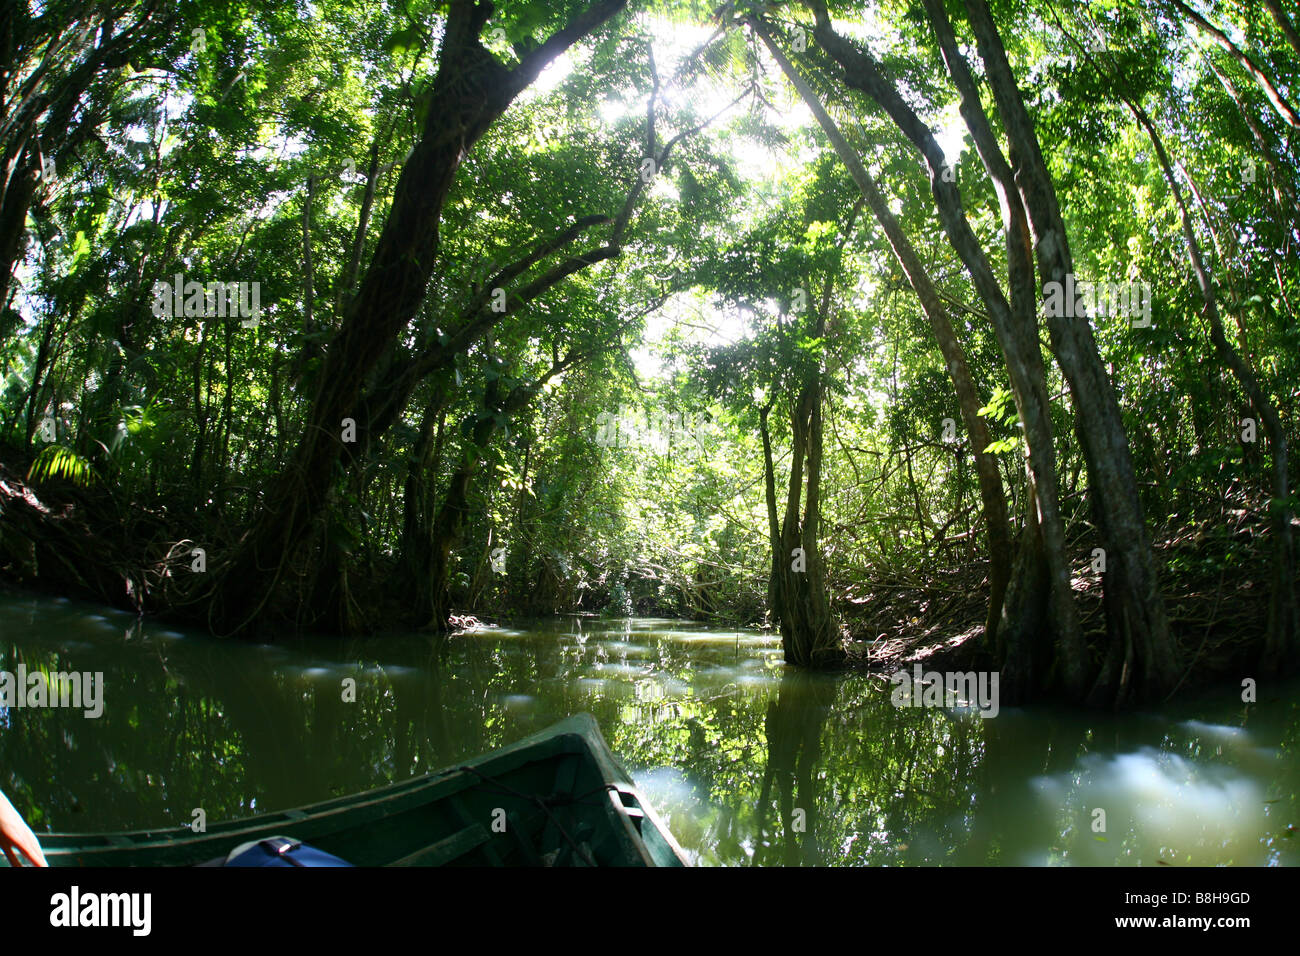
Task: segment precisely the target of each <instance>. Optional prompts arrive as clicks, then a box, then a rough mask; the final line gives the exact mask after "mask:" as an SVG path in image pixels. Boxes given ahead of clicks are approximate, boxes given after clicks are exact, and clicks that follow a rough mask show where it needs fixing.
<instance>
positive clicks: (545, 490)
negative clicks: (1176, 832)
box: [0, 0, 1300, 706]
mask: <svg viewBox="0 0 1300 956" xmlns="http://www.w3.org/2000/svg"><path fill="white" fill-rule="evenodd" d="M1298 27H1300V17H1297V16H1296V15H1295V11H1294V10H1291V11H1288V10H1287V9H1285V7H1284V5H1283V4H1281V3H1280V2H1277V0H1187V2H1183V0H1099V2H1079V3H1070V2H1053V0H883V2H874V3H864V2H852V0H788V2H772V3H759V2H753V0H735V2H731V3H727V4H722V5H719V4H715V3H712V2H709V3H705V2H699V0H510V2H502V3H499V4H493V3H490V2H488V0H477V2H475V0H446V2H434V0H396V2H387V0H319V2H305V0H284V2H280V0H266V2H251V0H212V2H206V0H180V2H175V0H171V2H162V0H134V2H129V0H45V2H38V0H27V2H20V3H17V4H9V5H7V6H6V7H5V10H4V13H3V14H0V45H2V46H3V50H4V55H3V57H2V58H0V60H2V62H0V70H2V72H0V104H2V105H0V152H2V153H3V167H2V168H3V180H0V288H2V289H3V295H2V296H0V306H3V312H2V313H0V463H2V464H0V569H3V571H4V573H5V574H6V575H7V576H8V577H10V578H14V579H22V580H29V581H37V582H44V583H46V584H48V585H51V586H54V587H57V588H60V589H72V590H77V591H80V592H88V593H90V594H93V595H95V596H97V597H99V598H101V599H104V600H108V601H112V602H115V603H118V604H122V605H124V606H128V607H132V608H136V609H139V610H141V611H144V612H148V613H156V614H161V615H167V616H171V617H173V618H177V619H181V620H187V621H190V622H193V623H196V624H201V625H202V626H203V627H206V628H208V629H210V630H211V631H212V632H213V633H215V634H218V635H221V636H236V635H238V636H258V637H261V638H267V637H274V636H275V635H277V634H281V633H289V632H294V631H300V630H301V631H343V632H367V633H369V632H377V631H385V630H392V629H395V628H399V627H430V628H433V629H435V630H438V631H446V630H454V629H455V628H457V627H459V626H461V625H462V624H463V623H464V621H465V617H466V615H470V614H473V615H477V616H479V617H500V616H506V615H509V616H527V615H543V614H551V613H555V612H574V611H577V612H605V613H617V614H626V613H651V612H654V613H662V614H672V615H680V616H688V617H700V618H716V619H725V620H734V621H738V622H744V623H765V624H768V625H770V626H772V627H773V628H776V629H779V631H780V633H781V635H782V639H783V643H784V651H785V659H786V661H787V663H790V664H796V665H801V666H816V667H822V666H839V665H841V664H843V663H845V662H846V661H851V662H861V661H864V660H865V661H868V662H870V661H882V660H894V659H897V658H899V657H900V656H902V655H903V654H905V653H908V652H909V651H910V650H912V649H914V648H915V646H917V645H918V644H924V643H927V642H933V643H939V644H942V645H944V646H945V648H946V651H945V652H952V653H958V652H960V653H962V654H972V655H977V656H979V657H980V658H981V659H984V660H988V661H992V662H994V663H995V664H996V666H997V667H998V668H999V669H1000V670H1001V673H1002V679H1003V685H1002V686H1003V693H1004V695H1007V696H1008V698H1009V699H1012V700H1027V699H1034V698H1043V697H1048V696H1051V697H1055V698H1058V699H1061V700H1066V701H1071V702H1078V703H1088V704H1092V705H1101V706H1122V705H1130V704H1136V703H1139V702H1144V701H1153V700H1154V701H1159V700H1162V699H1165V698H1166V697H1167V696H1169V695H1171V694H1172V693H1174V692H1176V691H1178V690H1179V689H1180V688H1181V687H1187V686H1192V685H1194V684H1195V683H1197V682H1198V681H1199V680H1202V679H1208V678H1209V677H1211V676H1215V675H1223V674H1231V675H1234V677H1235V676H1237V675H1241V674H1242V673H1248V674H1256V673H1262V672H1275V671H1282V670H1285V669H1289V668H1293V667H1295V666H1296V665H1297V663H1300V632H1298V631H1300V629H1298V627H1297V610H1296V601H1295V576H1296V572H1295V559H1294V541H1293V538H1294V532H1293V528H1294V514H1295V509H1296V498H1295V494H1294V490H1293V488H1292V485H1291V483H1290V480H1289V471H1288V459H1287V451H1288V440H1289V436H1290V435H1292V434H1293V429H1294V422H1295V415H1296V412H1297V401H1300V390H1298V389H1300V386H1298V385H1297V383H1300V327H1298V326H1297V321H1296V319H1297V316H1296V305H1297V303H1300V255H1298V254H1297V249H1298V245H1297V244H1298V243H1300V200H1298V199H1297V194H1298V192H1300V153H1298V152H1297V144H1298V143H1300V116H1298V115H1297V112H1296V110H1297V108H1300V35H1298V34H1297V28H1298ZM954 648H958V650H954ZM1243 669H1245V670H1244V671H1243ZM1261 669H1262V670H1261ZM1189 675H1190V676H1189Z"/></svg>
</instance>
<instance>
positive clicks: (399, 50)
mask: <svg viewBox="0 0 1300 956" xmlns="http://www.w3.org/2000/svg"><path fill="white" fill-rule="evenodd" d="M420 39H421V37H420V32H419V31H418V30H416V29H415V28H414V27H407V28H406V29H405V30H398V31H397V32H396V33H394V34H393V35H392V36H390V37H389V38H388V40H387V41H386V42H385V43H384V49H385V50H387V51H388V52H389V53H391V54H392V55H394V56H401V55H403V54H405V53H408V52H410V51H411V50H414V49H416V48H418V47H419V46H420Z"/></svg>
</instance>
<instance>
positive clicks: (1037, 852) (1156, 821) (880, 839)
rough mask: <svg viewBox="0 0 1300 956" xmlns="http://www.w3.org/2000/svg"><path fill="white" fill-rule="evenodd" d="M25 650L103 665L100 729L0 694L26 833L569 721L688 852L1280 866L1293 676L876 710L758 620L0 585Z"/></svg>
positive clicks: (286, 794) (922, 861)
mask: <svg viewBox="0 0 1300 956" xmlns="http://www.w3.org/2000/svg"><path fill="white" fill-rule="evenodd" d="M20 662H21V663H23V664H25V665H26V667H27V668H28V669H32V668H36V667H41V668H44V669H46V670H55V671H57V670H77V671H103V672H104V674H105V683H106V687H105V691H104V713H103V716H102V717H101V718H99V719H98V720H87V719H85V718H83V717H81V716H80V714H79V713H76V714H74V713H70V712H68V711H62V710H55V709H46V710H33V709H25V708H24V709H18V708H14V709H10V710H4V709H2V708H0V788H3V789H4V790H5V791H6V792H8V793H9V795H10V797H11V799H12V800H13V801H14V803H15V805H16V806H17V807H18V808H19V809H20V810H21V811H23V812H25V813H27V814H28V815H29V818H30V819H31V821H32V824H33V827H34V828H35V829H36V830H37V831H38V832H39V831H41V830H51V829H57V830H72V831H93V830H114V829H128V828H137V827H180V826H182V825H183V824H185V823H187V822H188V821H189V820H190V819H191V813H192V811H193V809H194V808H196V807H202V808H203V809H204V810H205V811H206V813H207V817H208V820H209V822H213V821H215V820H219V819H223V818H229V817H232V816H242V815H246V814H248V813H251V812H260V811H265V810H272V809H281V808H286V807H292V806H297V805H300V804H304V803H309V802H313V801H317V800H322V799H326V798H328V797H331V796H336V795H340V794H344V793H350V792H355V791H359V790H362V789H366V788H370V787H374V786H379V785H382V784H385V783H389V782H393V781H397V780H401V779H405V778H407V777H409V776H411V775H414V774H419V773H425V772H427V771H429V770H432V769H437V768H439V767H442V766H445V765H447V764H450V763H453V762H455V761H457V760H460V759H462V758H463V757H466V756H470V755H473V754H475V753H479V752H482V751H485V750H490V749H492V748H495V747H499V746H502V745H504V744H506V743H509V742H511V741H513V740H516V739H518V738H519V737H522V736H524V735H526V734H528V733H531V732H533V731H534V730H538V729H541V728H542V727H545V726H547V725H549V724H551V723H553V722H554V721H556V720H559V719H560V718H562V717H565V716H568V715H569V714H573V713H577V712H580V711H587V712H590V713H592V714H594V715H595V716H596V718H597V720H598V721H599V722H600V725H601V727H602V729H603V730H604V732H605V735H606V737H607V739H608V740H609V741H610V744H611V746H612V747H613V748H614V750H615V752H616V753H618V754H619V755H620V756H621V757H622V758H623V760H624V762H625V763H626V764H627V765H628V768H629V770H630V771H631V772H632V773H633V775H634V776H635V777H636V779H637V781H638V783H639V784H640V785H641V786H642V788H643V789H644V790H645V791H646V792H647V793H648V794H649V796H650V798H651V801H652V802H653V803H654V804H655V806H656V807H657V808H658V809H659V810H660V811H661V813H662V814H663V815H664V816H665V817H666V818H667V821H668V823H669V826H670V827H671V828H672V830H673V832H674V833H675V834H676V836H677V837H678V839H679V841H680V842H681V843H682V844H683V846H684V847H685V848H686V849H687V851H688V854H689V855H690V856H691V857H692V858H693V859H694V860H695V861H696V862H698V863H702V864H709V865H736V866H741V865H760V866H768V865H828V864H829V865H882V864H885V865H918V864H919V865H927V864H980V863H1004V864H1053V863H1064V864H1071V863H1079V864H1114V863H1120V864H1142V865H1154V864H1156V863H1157V861H1163V862H1165V863H1169V864H1172V865H1197V864H1216V863H1237V864H1259V863H1273V864H1276V863H1292V862H1295V859H1296V852H1295V845H1296V841H1295V840H1294V839H1293V838H1292V834H1293V833H1294V830H1295V825H1296V824H1297V823H1300V819H1297V814H1298V813H1300V807H1297V799H1296V794H1297V791H1298V789H1300V788H1298V787H1297V783H1298V782H1300V776H1298V774H1297V760H1296V743H1297V735H1298V734H1300V713H1297V705H1296V704H1294V703H1292V700H1293V699H1294V698H1295V696H1296V695H1295V694H1294V691H1295V690H1296V689H1297V688H1296V687H1295V686H1294V685H1293V686H1291V687H1289V688H1283V689H1281V690H1280V691H1279V692H1278V694H1277V695H1276V696H1274V697H1272V698H1270V699H1265V700H1262V701H1261V702H1260V703H1259V704H1258V705H1251V706H1250V707H1249V708H1245V707H1244V706H1243V705H1242V704H1241V703H1240V701H1239V700H1238V699H1237V698H1235V697H1234V696H1233V694H1232V693H1231V691H1230V690H1226V691H1225V696H1223V697H1222V698H1219V699H1217V700H1216V699H1210V700H1205V701H1201V702H1198V703H1195V704H1183V705H1181V706H1180V707H1179V709H1178V710H1177V711H1176V712H1174V711H1171V712H1170V714H1168V715H1164V716H1141V715H1138V716H1127V717H1123V718H1114V717H1099V716H1096V715H1086V716H1081V715H1077V714H1071V713H1061V712H1056V711H1052V710H1050V709H1036V710H1034V711H1025V710H1017V709H1012V708H1004V709H1003V710H1002V711H1001V713H1000V714H999V715H998V716H997V717H996V718H994V719H989V720H985V719H982V718H980V717H979V716H978V715H977V714H975V713H973V712H971V711H969V710H967V711H964V712H959V711H950V710H946V709H924V708H895V707H893V706H892V705H891V704H890V689H891V685H889V683H888V682H887V681H886V680H884V679H883V678H880V677H869V676H867V675H861V674H853V675H845V676H840V677H827V676H823V675H813V674H805V673H800V672H794V671H790V670H787V669H786V668H784V667H783V666H782V664H781V652H780V641H779V639H778V638H774V637H772V636H770V635H765V634H762V633H757V632H749V631H741V632H737V631H734V630H721V629H717V628H708V627H701V626H696V625H689V624H682V623H680V622H671V621H654V620H630V621H615V622H609V621H592V620H587V621H579V620H577V619H562V620H552V621H548V622H544V623H542V624H539V625H537V626H536V627H530V628H522V627H514V628H501V629H485V630H482V631H480V632H477V633H473V634H468V635H464V636H462V637H458V638H455V639H453V640H451V641H446V642H434V641H432V640H430V639H429V638H427V637H425V636H422V635H396V636H390V637H385V638H381V639H374V640H368V641H345V640H313V641H296V642H288V643H285V644H280V645H274V646H253V645H245V644H237V643H224V642H218V641H213V640H209V639H206V638H198V637H191V636H187V635H184V634H181V633H178V632H177V631H175V630H170V629H167V628H164V627H161V626H154V625H147V626H145V627H143V628H142V627H140V626H139V622H137V621H136V620H135V619H134V618H132V617H130V616H128V615H121V614H119V613H118V612H115V611H110V610H103V609H99V608H95V607H88V606H85V605H79V604H76V603H75V602H69V601H64V600H57V599H49V598H33V597H29V596H12V595H10V596H0V670H10V671H12V670H14V669H15V667H16V666H17V664H18V663H20ZM350 682H354V684H355V693H354V699H349V696H348V693H347V688H348V687H349V684H350ZM1097 810H1103V811H1104V814H1105V830H1104V831H1098V830H1095V829H1094V827H1095V826H1096V824H1097V819H1098V818H1097V816H1096V811H1097Z"/></svg>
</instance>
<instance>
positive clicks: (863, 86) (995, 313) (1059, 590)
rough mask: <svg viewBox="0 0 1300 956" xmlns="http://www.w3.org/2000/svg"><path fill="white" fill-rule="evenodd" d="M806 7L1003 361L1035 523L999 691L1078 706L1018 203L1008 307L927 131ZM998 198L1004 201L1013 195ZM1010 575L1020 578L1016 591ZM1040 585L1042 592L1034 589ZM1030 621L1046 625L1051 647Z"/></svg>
mask: <svg viewBox="0 0 1300 956" xmlns="http://www.w3.org/2000/svg"><path fill="white" fill-rule="evenodd" d="M809 6H811V7H812V9H813V12H814V14H815V15H816V18H817V27H816V37H817V41H818V44H819V45H820V46H821V48H822V49H824V50H825V51H826V52H827V53H828V54H829V55H830V56H831V57H832V58H833V59H834V60H835V61H836V62H837V63H839V65H840V66H841V68H842V69H843V79H844V82H845V83H846V84H847V85H848V86H850V87H852V88H854V89H857V90H860V91H861V92H863V93H866V94H867V95H868V96H869V97H871V98H872V99H873V100H874V101H875V102H876V103H877V104H879V105H880V107H881V108H882V109H884V110H885V112H886V113H887V114H888V115H889V116H890V118H891V119H892V120H893V121H894V123H895V125H897V126H898V128H899V129H900V130H901V131H902V132H903V134H904V135H905V136H906V137H907V138H908V140H909V141H910V142H911V143H912V144H913V146H914V147H915V148H916V149H917V151H918V152H920V153H921V155H922V156H923V158H924V160H925V162H926V166H927V169H928V172H929V176H930V188H931V192H932V194H933V195H934V200H935V207H936V209H937V210H938V213H939V218H940V221H941V223H942V224H943V227H944V232H945V233H946V235H947V236H948V239H949V242H950V243H951V244H952V246H953V249H954V250H955V251H956V252H957V255H958V257H959V258H960V259H961V260H962V263H963V265H965V267H966V270H967V272H968V273H969V274H970V276H971V280H972V282H973V284H974V287H975V291H976V293H977V294H978V295H979V296H980V299H981V301H982V302H983V304H984V307H985V311H986V312H987V313H988V315H989V317H990V320H991V322H992V324H993V330H994V333H995V335H996V336H997V339H998V343H999V345H1000V347H1001V349H1002V353H1003V355H1004V357H1005V358H1006V360H1007V371H1008V373H1009V375H1010V378H1011V389H1012V394H1013V395H1014V397H1015V401H1016V410H1017V412H1018V413H1019V415H1020V421H1021V423H1022V424H1023V425H1024V430H1025V436H1024V437H1025V449H1026V459H1027V463H1028V468H1029V470H1030V473H1031V480H1030V481H1029V489H1030V491H1031V495H1030V496H1029V497H1028V498H1027V499H1026V501H1025V507H1026V513H1027V514H1028V513H1029V512H1031V511H1032V512H1036V514H1035V515H1034V520H1032V521H1031V520H1028V519H1027V520H1026V523H1025V528H1026V533H1025V534H1022V536H1021V551H1020V553H1019V554H1018V555H1017V557H1016V564H1015V566H1014V567H1013V570H1012V580H1011V581H1010V583H1009V584H1008V589H1007V596H1006V599H1005V600H1004V608H1003V614H1002V619H1001V621H1000V622H999V627H998V634H999V637H998V656H999V659H1000V661H1001V663H1002V677H1001V681H1002V683H1001V687H1002V691H1003V693H1004V694H1005V695H1006V697H1007V699H1008V700H1009V701H1024V700H1027V699H1029V698H1031V697H1032V696H1034V695H1035V694H1038V693H1042V692H1043V691H1045V690H1047V689H1048V688H1049V686H1050V685H1051V684H1052V683H1053V682H1054V681H1059V682H1060V683H1061V684H1062V685H1063V686H1064V688H1065V692H1066V694H1067V695H1068V696H1069V697H1071V698H1073V699H1079V698H1081V697H1082V696H1083V694H1084V693H1086V689H1087V688H1086V684H1087V680H1088V669H1089V662H1088V657H1087V649H1086V646H1085V644H1084V640H1083V634H1082V630H1081V628H1080V625H1079V618H1078V612H1077V609H1076V608H1075V606H1074V602H1073V593H1072V591H1071V589H1070V571H1069V565H1068V562H1067V560H1066V556H1065V530H1064V521H1063V519H1062V516H1061V511H1060V505H1059V494H1058V490H1057V474H1056V457H1055V450H1054V447H1053V440H1052V427H1051V408H1050V401H1049V398H1048V394H1047V381H1046V371H1045V369H1044V367H1043V361H1042V354H1041V352H1040V350H1039V345H1038V336H1037V328H1036V322H1034V321H1033V318H1032V312H1033V310H1032V307H1031V303H1032V302H1033V301H1034V300H1033V298H1032V292H1031V290H1030V288H1029V287H1030V286H1031V284H1032V276H1030V277H1026V275H1025V270H1024V269H1023V267H1022V266H1018V265H1017V263H1018V262H1020V261H1021V259H1022V258H1023V253H1022V251H1021V247H1022V246H1023V245H1024V244H1025V242H1027V238H1026V239H1025V242H1021V243H1017V241H1016V240H1017V238H1018V236H1017V231H1018V230H1019V226H1018V225H1017V223H1018V222H1019V221H1020V219H1021V218H1022V217H1023V214H1022V213H1021V214H1019V215H1017V209H1018V206H1019V203H1018V201H1016V202H1010V201H1004V203H1003V206H1004V215H1005V216H1007V217H1008V221H1009V223H1010V227H1009V228H1008V237H1007V241H1008V253H1009V261H1010V263H1011V268H1012V271H1011V273H1010V275H1011V279H1012V298H1011V300H1010V301H1008V300H1007V297H1006V295H1005V294H1004V293H1003V291H1002V287H1001V286H1000V284H999V283H998V280H997V279H996V277H995V276H994V274H993V269H992V267H991V265H990V264H989V261H988V258H987V257H986V256H985V254H984V251H983V248H982V247H981V246H980V244H979V240H978V239H977V238H976V236H975V233H974V231H973V230H972V228H971V226H970V223H969V222H968V220H967V218H966V213H965V210H964V207H963V205H962V199H961V193H960V191H959V190H958V188H957V185H956V182H955V181H954V179H955V177H953V176H952V175H951V172H950V170H949V167H948V164H947V160H946V158H945V157H944V154H943V150H942V149H940V148H939V144H938V142H937V141H936V140H935V138H934V134H933V133H932V132H931V130H930V128H929V127H928V126H926V125H925V123H923V122H922V121H921V119H920V117H918V116H917V115H916V113H915V112H914V111H913V110H912V109H911V107H909V106H908V105H907V104H906V102H904V100H903V98H902V96H901V95H900V94H899V92H898V90H897V89H896V88H895V87H894V86H893V85H892V84H891V83H889V82H888V81H887V80H886V79H885V77H884V76H883V75H882V73H881V71H880V69H879V67H878V65H877V64H876V62H875V61H874V59H872V58H871V57H870V56H869V55H868V54H866V53H864V52H862V51H860V50H858V49H857V48H856V47H855V46H853V45H852V44H850V43H848V42H847V41H846V40H845V39H844V38H843V37H841V36H839V35H838V34H836V33H835V32H834V30H832V29H831V23H830V16H829V14H828V13H827V11H826V7H825V5H824V3H821V2H820V0H809ZM1008 199H1014V194H1011V196H1010V197H1008ZM1042 569H1045V570H1046V578H1045V579H1043V578H1040V577H1039V576H1038V575H1039V571H1040V570H1042ZM1017 574H1021V575H1022V576H1024V578H1025V579H1024V580H1022V581H1020V582H1018V583H1017V582H1016V581H1015V577H1016V575H1017ZM1044 581H1045V582H1046V585H1047V586H1042V584H1043V583H1044ZM1039 603H1045V604H1048V605H1049V606H1050V610H1051V613H1050V615H1049V614H1048V612H1047V610H1046V609H1044V608H1042V607H1039V606H1037V605H1038V604H1039ZM1039 622H1048V623H1050V625H1051V628H1052V631H1053V632H1054V637H1055V640H1052V637H1053V635H1052V634H1049V633H1048V631H1047V630H1046V629H1045V628H1043V627H1041V626H1039ZM1053 648H1054V649H1055V652H1056V654H1057V657H1058V659H1059V661H1060V666H1058V667H1055V668H1054V669H1048V668H1046V667H1044V666H1042V665H1041V664H1040V662H1041V661H1042V660H1043V659H1044V657H1045V655H1049V654H1051V652H1052V650H1053Z"/></svg>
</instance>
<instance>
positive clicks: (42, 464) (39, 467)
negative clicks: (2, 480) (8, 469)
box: [27, 445, 95, 488]
mask: <svg viewBox="0 0 1300 956" xmlns="http://www.w3.org/2000/svg"><path fill="white" fill-rule="evenodd" d="M54 478H66V479H67V480H68V481H70V482H72V483H73V484H74V485H77V486H79V487H81V488H87V487H89V486H90V484H91V483H92V482H93V481H94V480H95V474H94V471H92V469H91V467H90V462H88V461H87V460H86V459H84V458H82V457H81V456H80V455H78V454H77V453H76V452H75V451H73V450H72V449H70V448H64V447H63V446H62V445H47V446H45V448H43V449H41V453H40V454H39V455H37V456H36V460H35V461H33V462H32V466H31V468H29V469H28V470H27V480H28V481H33V482H42V481H50V480H51V479H54Z"/></svg>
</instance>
